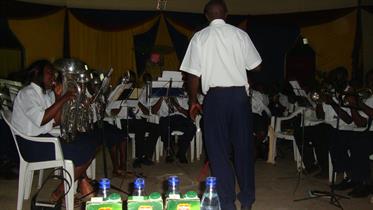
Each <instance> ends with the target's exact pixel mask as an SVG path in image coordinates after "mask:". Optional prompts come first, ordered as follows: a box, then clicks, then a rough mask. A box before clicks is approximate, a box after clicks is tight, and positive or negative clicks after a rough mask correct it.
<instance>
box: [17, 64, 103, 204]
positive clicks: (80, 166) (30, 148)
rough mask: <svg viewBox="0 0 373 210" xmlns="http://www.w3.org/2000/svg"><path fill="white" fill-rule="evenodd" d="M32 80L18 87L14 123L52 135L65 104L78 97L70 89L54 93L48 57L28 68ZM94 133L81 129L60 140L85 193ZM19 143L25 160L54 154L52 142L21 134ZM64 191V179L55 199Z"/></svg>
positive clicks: (28, 130)
mask: <svg viewBox="0 0 373 210" xmlns="http://www.w3.org/2000/svg"><path fill="white" fill-rule="evenodd" d="M28 72H29V78H30V83H29V84H28V85H27V86H26V87H24V88H23V89H22V90H20V91H19V93H18V95H17V97H16V98H15V101H14V106H13V114H12V124H13V125H14V127H15V128H17V129H18V130H19V131H20V132H22V133H24V134H25V135H28V136H48V137H49V136H52V135H51V134H49V132H50V131H51V130H52V128H53V126H55V125H58V124H59V123H60V120H61V110H62V106H63V105H64V104H65V103H66V102H67V101H69V100H71V99H73V98H74V97H75V93H74V92H71V91H68V92H66V94H64V95H59V94H56V95H54V93H53V91H52V88H53V83H54V74H53V66H52V64H51V63H50V62H49V61H47V60H39V61H36V62H34V63H33V64H32V65H31V66H30V68H29V70H28ZM92 138H93V136H92V135H90V134H89V133H80V134H78V135H77V136H76V138H75V139H74V141H72V142H71V143H64V142H63V141H61V147H62V152H63V155H64V157H65V158H66V159H69V160H72V161H73V163H74V166H75V171H74V173H75V177H74V178H75V180H79V188H80V189H79V190H80V193H81V194H82V195H86V194H90V193H91V192H92V186H90V184H89V182H88V179H87V177H85V172H86V169H87V167H88V166H89V165H90V163H91V161H92V159H93V157H94V155H95V151H96V145H95V144H93V143H92V141H91V140H92ZM17 140H18V144H19V147H20V150H21V153H22V155H23V157H24V158H25V159H26V161H29V162H34V161H41V160H48V159H53V158H54V146H53V145H52V144H50V143H45V144H40V143H35V142H32V141H28V140H25V139H23V138H21V137H19V136H18V138H17ZM63 194H64V187H63V183H61V184H60V185H59V186H58V188H57V189H56V191H54V193H53V194H52V198H53V199H57V198H59V197H60V196H61V195H63Z"/></svg>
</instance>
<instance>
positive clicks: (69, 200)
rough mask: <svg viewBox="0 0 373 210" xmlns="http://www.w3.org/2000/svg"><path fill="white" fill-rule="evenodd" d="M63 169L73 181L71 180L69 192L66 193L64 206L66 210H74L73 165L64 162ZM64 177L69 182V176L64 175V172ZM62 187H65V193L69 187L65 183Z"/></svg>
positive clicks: (70, 162)
mask: <svg viewBox="0 0 373 210" xmlns="http://www.w3.org/2000/svg"><path fill="white" fill-rule="evenodd" d="M65 169H66V170H67V171H68V172H69V173H70V176H71V178H72V179H73V180H72V183H70V184H71V186H70V187H71V189H70V191H69V192H68V193H67V195H66V196H65V204H66V210H74V193H75V190H74V189H75V181H74V177H75V175H74V164H73V162H72V161H65ZM64 177H65V178H66V179H67V180H68V181H70V180H69V176H68V175H67V174H66V172H65V173H64ZM64 187H65V192H66V191H67V190H69V186H68V184H67V183H65V184H64Z"/></svg>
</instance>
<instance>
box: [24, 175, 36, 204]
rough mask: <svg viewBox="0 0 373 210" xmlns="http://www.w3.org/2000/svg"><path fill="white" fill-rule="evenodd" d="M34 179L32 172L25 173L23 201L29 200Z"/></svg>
mask: <svg viewBox="0 0 373 210" xmlns="http://www.w3.org/2000/svg"><path fill="white" fill-rule="evenodd" d="M33 178H34V171H28V172H26V179H25V181H26V183H25V192H24V193H25V197H24V199H26V200H27V199H29V198H30V194H31V187H32V180H33Z"/></svg>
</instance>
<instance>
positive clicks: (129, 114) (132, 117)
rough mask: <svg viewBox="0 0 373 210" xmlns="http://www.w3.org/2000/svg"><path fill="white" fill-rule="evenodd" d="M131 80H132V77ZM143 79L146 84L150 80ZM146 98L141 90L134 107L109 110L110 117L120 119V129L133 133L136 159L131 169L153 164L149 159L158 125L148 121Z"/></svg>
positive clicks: (155, 141)
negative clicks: (113, 116) (114, 116)
mask: <svg viewBox="0 0 373 210" xmlns="http://www.w3.org/2000/svg"><path fill="white" fill-rule="evenodd" d="M131 78H134V76H132V77H131ZM143 79H144V82H145V83H146V81H147V80H149V79H150V80H151V76H150V75H148V74H145V75H144V76H143ZM132 82H134V81H132ZM147 97H148V96H147V95H146V91H145V90H142V92H141V94H140V96H139V99H138V102H137V104H136V105H135V106H134V107H125V106H127V105H128V104H123V105H124V106H123V107H121V108H119V109H113V110H110V113H111V115H116V116H117V117H120V118H121V125H122V129H123V130H125V132H128V133H129V132H133V133H135V150H136V154H135V156H136V159H135V160H134V161H133V163H132V167H133V168H141V166H142V165H147V166H149V165H153V164H154V162H153V161H152V160H151V159H152V157H153V153H154V150H155V145H156V143H157V140H158V137H159V136H160V131H159V125H158V124H155V123H151V122H149V121H148V117H149V111H148V108H147V107H148V105H147V99H146V98H147ZM127 108H128V109H127ZM107 111H108V110H107ZM146 133H148V137H146ZM145 138H146V139H145Z"/></svg>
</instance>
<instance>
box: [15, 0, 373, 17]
mask: <svg viewBox="0 0 373 210" xmlns="http://www.w3.org/2000/svg"><path fill="white" fill-rule="evenodd" d="M18 1H25V2H33V3H41V4H49V5H58V6H66V7H71V8H90V9H109V10H145V11H149V10H155V8H156V2H157V0H18ZM207 1H208V0H167V6H166V9H165V10H166V11H177V12H191V13H202V11H203V7H204V5H205V4H206V2H207ZM358 1H359V0H260V1H254V0H227V1H226V3H227V6H228V10H229V13H230V14H241V15H247V14H250V15H256V14H280V13H291V12H304V11H318V10H328V9H339V8H348V7H355V6H357V4H358V3H357V2H358ZM361 1H362V4H363V5H372V6H373V1H372V0H361Z"/></svg>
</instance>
